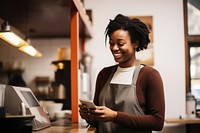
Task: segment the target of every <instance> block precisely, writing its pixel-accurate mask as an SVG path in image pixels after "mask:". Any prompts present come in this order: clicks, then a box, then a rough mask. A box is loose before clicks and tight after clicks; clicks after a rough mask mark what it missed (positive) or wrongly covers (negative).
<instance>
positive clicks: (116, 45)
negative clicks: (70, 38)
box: [79, 14, 165, 133]
mask: <svg viewBox="0 0 200 133" xmlns="http://www.w3.org/2000/svg"><path fill="white" fill-rule="evenodd" d="M107 37H109V44H110V51H111V52H112V54H113V57H114V60H115V61H116V62H117V63H118V64H117V65H113V66H110V67H106V68H104V69H102V70H101V71H100V73H99V74H98V77H97V82H96V90H95V96H94V103H95V105H96V109H95V110H92V109H87V106H86V105H79V107H80V110H79V112H80V115H81V117H82V118H83V119H85V120H86V121H87V122H88V123H89V124H90V125H91V126H95V127H97V129H98V132H99V133H122V132H124V133H151V132H152V131H153V130H157V131H159V130H162V128H163V124H164V115H165V101H164V88H163V82H162V79H161V76H160V74H159V72H158V71H157V70H156V69H154V68H152V67H150V66H147V65H142V64H139V63H138V61H137V60H136V55H135V53H136V52H137V51H140V50H143V49H146V48H147V46H148V44H149V42H150V40H149V31H148V28H147V26H146V25H145V24H144V23H143V22H141V21H140V20H139V19H130V18H129V17H127V16H123V15H121V14H118V15H117V16H116V17H115V19H114V20H110V22H109V24H108V26H107V28H106V39H107Z"/></svg>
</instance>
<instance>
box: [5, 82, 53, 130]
mask: <svg viewBox="0 0 200 133" xmlns="http://www.w3.org/2000/svg"><path fill="white" fill-rule="evenodd" d="M23 105H24V109H23ZM4 107H5V108H6V113H8V114H9V115H19V114H23V115H24V113H25V115H33V116H34V119H33V128H32V129H33V130H40V129H43V128H46V127H49V126H51V122H50V120H49V117H48V116H47V114H46V113H45V112H44V110H43V108H42V107H41V106H40V104H39V102H38V100H37V98H36V97H35V95H34V94H33V92H32V91H31V89H30V88H27V87H17V86H10V85H5V101H4ZM22 111H23V112H22Z"/></svg>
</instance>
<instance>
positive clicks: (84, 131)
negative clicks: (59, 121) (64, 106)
mask: <svg viewBox="0 0 200 133" xmlns="http://www.w3.org/2000/svg"><path fill="white" fill-rule="evenodd" d="M69 132H70V133H96V129H95V128H91V127H90V128H83V127H78V126H76V127H71V126H51V127H49V128H45V129H42V130H39V131H33V132H32V133H69Z"/></svg>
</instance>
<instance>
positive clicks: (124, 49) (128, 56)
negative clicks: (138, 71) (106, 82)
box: [109, 30, 138, 67]
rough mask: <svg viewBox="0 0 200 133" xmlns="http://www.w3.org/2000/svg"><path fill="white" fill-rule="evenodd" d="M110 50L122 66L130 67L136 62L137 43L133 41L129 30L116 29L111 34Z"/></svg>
mask: <svg viewBox="0 0 200 133" xmlns="http://www.w3.org/2000/svg"><path fill="white" fill-rule="evenodd" d="M109 43H110V50H111V52H112V54H113V57H114V59H115V61H116V62H118V63H119V66H120V67H130V66H133V65H134V64H135V49H136V48H137V46H138V45H137V43H131V37H130V35H129V32H128V31H124V30H116V31H114V32H113V33H112V34H111V35H110V40H109Z"/></svg>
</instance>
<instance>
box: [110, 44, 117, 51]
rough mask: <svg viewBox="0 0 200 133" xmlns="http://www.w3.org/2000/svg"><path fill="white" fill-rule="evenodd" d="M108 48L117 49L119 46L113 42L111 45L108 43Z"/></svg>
mask: <svg viewBox="0 0 200 133" xmlns="http://www.w3.org/2000/svg"><path fill="white" fill-rule="evenodd" d="M110 49H111V50H119V47H118V45H117V44H113V45H110Z"/></svg>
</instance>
